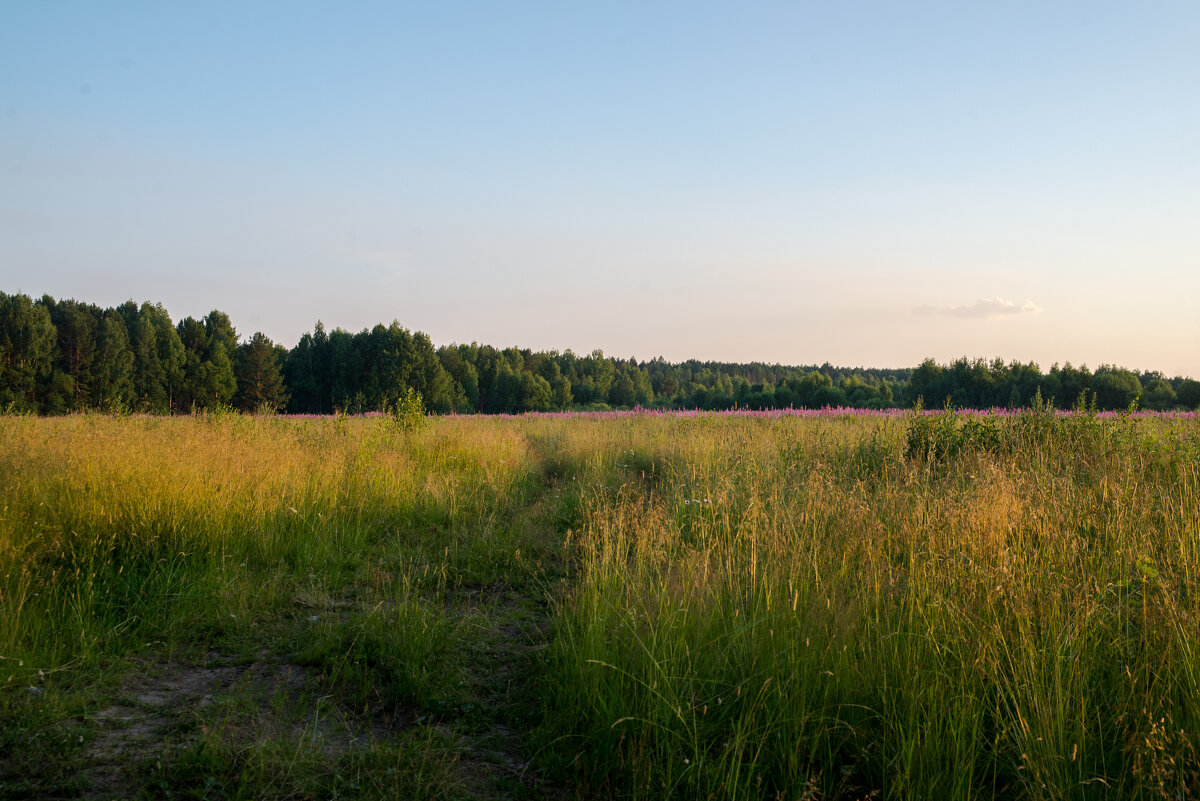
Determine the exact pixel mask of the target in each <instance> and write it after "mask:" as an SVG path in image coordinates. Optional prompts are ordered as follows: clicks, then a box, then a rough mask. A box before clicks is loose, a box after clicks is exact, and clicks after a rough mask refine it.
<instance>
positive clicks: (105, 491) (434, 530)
mask: <svg viewBox="0 0 1200 801" xmlns="http://www.w3.org/2000/svg"><path fill="white" fill-rule="evenodd" d="M0 429H3V430H2V431H0V602H2V604H3V607H4V614H3V615H0V656H3V657H4V662H3V665H4V667H5V668H7V672H6V674H5V678H7V679H9V681H10V683H11V682H17V683H29V682H30V681H33V679H34V678H36V677H37V671H38V670H40V671H42V674H43V675H44V674H45V673H47V672H50V671H55V670H62V669H68V668H71V667H74V666H79V665H82V664H94V663H96V662H97V660H104V659H107V658H110V657H111V656H113V655H114V654H120V653H124V652H127V651H129V649H130V648H134V647H142V646H144V645H145V644H146V643H147V642H151V641H154V642H160V643H165V644H170V643H173V642H176V641H180V640H183V641H188V640H194V639H195V635H196V633H197V632H198V631H207V632H208V633H209V636H210V637H221V636H224V637H228V638H231V639H234V640H236V639H237V638H238V637H239V636H243V637H244V636H254V635H255V632H256V627H257V626H259V625H260V624H262V623H265V622H268V621H270V620H273V619H274V618H277V617H278V616H279V614H280V613H283V612H286V611H287V610H292V609H308V608H313V609H316V608H320V607H322V606H325V607H328V608H341V607H342V606H351V605H352V606H353V607H355V608H361V609H363V610H370V609H371V608H372V607H373V606H374V605H375V604H376V603H377V602H379V601H381V600H385V599H386V600H387V602H388V608H387V609H386V610H384V613H385V616H386V615H387V614H394V611H395V608H396V599H397V598H400V597H410V596H411V597H416V596H414V595H413V593H412V592H411V590H412V588H413V587H417V588H420V589H422V592H424V596H423V597H426V599H428V598H429V597H432V596H430V593H434V594H436V593H437V592H438V591H439V590H444V589H445V587H446V585H447V584H448V583H450V584H454V583H459V584H461V583H464V582H473V581H487V580H492V579H494V578H496V577H497V576H506V575H508V574H509V573H510V572H511V569H512V565H511V561H512V560H511V558H510V557H511V553H512V552H513V551H514V550H515V549H517V548H519V547H520V543H517V542H515V541H513V538H514V537H517V536H519V535H520V532H515V531H511V530H509V529H508V528H506V526H507V522H506V521H507V520H509V519H510V517H511V513H512V511H513V510H516V509H521V508H523V505H524V504H525V503H527V496H528V495H529V493H530V492H533V491H534V490H536V487H537V476H536V475H535V474H534V473H533V472H532V470H533V468H532V467H531V466H530V464H529V460H528V459H527V458H526V455H525V449H526V444H525V442H524V440H523V439H522V438H521V437H520V436H519V435H518V434H517V433H516V432H515V431H512V430H506V429H504V428H503V427H499V426H491V427H485V428H482V429H481V428H479V427H469V426H468V425H467V424H466V423H465V422H457V423H456V422H450V421H448V422H447V423H446V424H444V425H442V426H440V427H439V429H438V430H437V431H428V430H427V431H419V432H408V431H405V430H403V429H400V428H397V427H396V426H394V425H392V424H391V421H390V420H388V419H387V418H357V419H345V418H341V419H338V418H328V419H324V420H311V419H310V420H292V419H287V418H264V417H250V416H238V415H223V416H221V415H218V416H213V417H199V418H125V419H114V418H107V417H101V416H76V417H70V418H61V419H37V418H32V417H11V416H10V417H2V418H0ZM346 594H350V595H352V596H355V597H352V598H343V597H337V596H340V595H346ZM417 595H420V593H418V594H417ZM350 601H353V604H350V603H349V602H350ZM335 602H336V603H335ZM414 614H415V612H414ZM376 617H378V615H376ZM10 676H11V677H10Z"/></svg>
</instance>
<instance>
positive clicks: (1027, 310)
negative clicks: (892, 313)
mask: <svg viewBox="0 0 1200 801" xmlns="http://www.w3.org/2000/svg"><path fill="white" fill-rule="evenodd" d="M1041 310H1042V309H1041V307H1040V306H1038V305H1036V304H1035V303H1034V302H1033V301H1032V300H1027V301H1025V302H1024V303H1022V304H1020V305H1018V304H1017V303H1015V302H1014V301H1011V300H1005V299H1004V298H980V299H979V300H977V301H975V302H974V303H973V304H971V305H970V306H918V307H916V308H915V309H913V313H915V314H943V315H947V316H949V317H969V318H971V319H975V320H983V319H986V318H988V317H1008V316H1010V315H1013V314H1036V313H1037V312H1040V311H1041Z"/></svg>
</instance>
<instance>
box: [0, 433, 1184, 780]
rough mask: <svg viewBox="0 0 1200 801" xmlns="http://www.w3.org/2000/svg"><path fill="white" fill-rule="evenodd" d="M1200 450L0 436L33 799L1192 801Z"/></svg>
mask: <svg viewBox="0 0 1200 801" xmlns="http://www.w3.org/2000/svg"><path fill="white" fill-rule="evenodd" d="M1198 570H1200V422H1198V421H1197V420H1196V419H1195V417H1194V416H1192V415H1182V416H1175V417H1170V416H1138V415H1115V416H1097V415H1094V414H1087V413H1077V414H1073V415H1055V414H1053V413H1052V412H1049V411H1046V410H1035V411H1031V412H1025V413H1020V414H1006V415H975V414H962V415H954V414H950V413H939V414H934V415H915V414H911V413H910V414H904V415H886V414H884V415H865V414H863V415H859V414H798V415H771V414H760V415H759V414H741V415H738V414H734V415H712V414H710V415H688V414H682V415H675V414H625V415H603V414H597V415H581V416H555V415H547V416H528V417H521V418H508V419H501V418H466V417H447V418H439V419H432V420H430V421H429V423H428V424H427V425H425V426H420V427H416V428H409V427H404V426H399V425H396V423H395V421H393V420H392V419H390V418H388V417H383V416H374V417H350V418H346V417H328V418H289V417H253V416H241V415H229V414H225V415H211V416H199V417H190V418H143V417H131V418H113V417H103V416H74V417H66V418H53V419H39V418H33V417H20V416H8V417H0V798H74V797H82V798H110V797H118V798H126V797H146V798H159V797H163V798H209V799H250V798H289V799H292V798H313V799H323V798H484V799H503V798H577V797H578V798H607V797H614V796H615V797H623V798H730V799H733V798H746V799H755V798H780V799H789V800H791V799H805V798H808V799H818V798H829V799H838V798H844V799H861V798H881V799H884V798H886V799H893V798H894V799H920V798H924V799H941V798H948V799H953V798H1080V799H1083V798H1097V799H1099V798H1113V799H1125V798H1164V799H1166V798H1169V799H1177V798H1188V797H1192V796H1193V795H1195V794H1197V793H1200V751H1198V749H1200V687H1198V682H1200V654H1198V653H1197V651H1196V650H1195V649H1197V648H1200V637H1198V635H1200V574H1198V572H1197V571H1198Z"/></svg>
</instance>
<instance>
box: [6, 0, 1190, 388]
mask: <svg viewBox="0 0 1200 801" xmlns="http://www.w3.org/2000/svg"><path fill="white" fill-rule="evenodd" d="M1198 42H1200V3H1196V2H1194V0H1187V1H1186V2H1171V3H1165V2H1157V3H1156V2H1147V3H1128V2H1122V3H1105V2H1094V1H1092V2H1072V3H1059V2H1006V3H991V4H982V3H961V2H936V3H935V2H911V3H910V2H874V3H868V2H837V3H835V2H821V3H816V2H813V3H793V2H788V3H736V4H735V3H732V2H730V3H704V2H688V3H683V2H671V3H660V4H649V3H644V2H636V3H632V2H630V3H626V2H612V1H611V0H608V1H606V2H604V3H587V4H585V3H561V2H546V3H525V2H507V3H497V2H478V3H459V2H442V1H441V0H439V2H432V0H430V1H429V2H420V3H401V2H387V3H382V2H381V3H352V2H340V3H333V2H329V3H297V2H288V3H282V2H281V3H243V2H236V3H223V2H205V3H162V2H146V3H124V2H99V1H98V2H50V0H46V2H24V3H21V2H9V3H5V4H3V6H2V7H0V291H4V292H9V293H11V292H16V291H22V292H26V293H29V294H32V295H35V296H36V295H41V294H42V293H50V294H51V295H54V296H55V297H75V298H78V299H80V300H86V301H90V302H94V303H98V304H100V305H112V304H116V303H120V302H122V301H124V300H126V299H128V298H134V299H136V300H139V301H140V300H151V301H156V302H157V301H160V302H162V303H163V304H164V305H165V306H166V308H167V310H168V311H169V312H170V313H171V315H172V316H173V317H174V318H176V319H179V318H181V317H183V316H187V315H192V316H196V317H199V316H202V315H203V314H205V313H207V312H208V311H209V310H211V309H213V308H219V309H221V310H223V311H226V312H227V313H229V314H230V316H231V317H232V318H233V321H234V324H235V325H236V326H237V327H238V330H239V332H240V333H241V334H243V335H245V336H248V335H249V334H251V333H253V332H254V331H256V330H262V331H264V332H265V333H267V334H268V335H269V336H271V337H272V338H274V339H275V340H276V341H278V342H281V343H282V344H285V345H288V346H291V345H293V344H294V343H295V342H296V340H297V339H298V338H299V336H300V335H301V334H302V333H303V332H304V331H306V330H311V328H312V326H313V324H314V323H315V322H316V321H317V319H318V318H319V319H321V320H323V321H324V322H325V324H326V326H327V327H330V328H332V327H335V326H341V327H343V328H346V329H349V330H352V331H356V330H358V329H360V328H363V327H365V326H370V325H373V324H374V323H376V322H390V321H391V320H393V319H397V320H399V321H400V323H401V324H402V325H404V326H406V327H408V328H411V329H419V330H423V331H426V332H427V333H429V334H430V336H431V337H432V338H433V340H434V342H435V343H438V344H444V343H449V342H469V341H472V340H477V341H480V342H486V343H489V344H493V345H497V346H501V347H503V346H507V345H518V346H523V347H533V348H557V349H560V350H561V349H566V348H572V349H574V350H576V351H579V352H586V351H591V350H592V349H593V348H602V349H604V351H605V352H607V353H610V354H613V355H619V356H622V357H628V356H636V357H638V358H643V359H645V358H652V357H654V356H657V355H663V356H665V357H667V358H668V359H672V360H677V359H684V358H690V357H698V358H712V359H726V360H738V361H749V360H763V361H772V362H774V361H778V362H784V363H789V364H807V363H821V362H825V361H829V362H832V363H834V364H843V365H864V366H879V367H899V366H912V365H915V364H916V363H918V362H919V361H920V360H921V359H922V358H924V357H926V356H932V357H934V358H936V359H938V360H940V361H946V360H950V359H953V358H956V357H958V356H963V355H965V356H969V357H976V356H982V357H986V358H989V359H990V358H994V357H997V356H999V357H1001V358H1004V359H1006V360H1008V359H1019V360H1022V361H1028V360H1033V361H1036V362H1038V363H1039V364H1040V365H1041V366H1042V367H1043V369H1048V368H1049V367H1050V365H1051V364H1052V363H1054V362H1056V361H1057V362H1064V361H1068V360H1069V361H1072V362H1073V363H1075V364H1079V363H1086V364H1088V365H1089V366H1091V367H1093V368H1094V367H1097V366H1099V364H1100V363H1101V362H1108V363H1116V364H1122V365H1125V366H1128V367H1133V368H1140V369H1157V370H1162V371H1163V372H1165V373H1167V374H1168V375H1174V374H1186V375H1193V376H1197V377H1200V101H1198V99H1200V46H1198V44H1197V43H1198Z"/></svg>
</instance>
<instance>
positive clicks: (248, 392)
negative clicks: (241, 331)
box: [234, 331, 288, 412]
mask: <svg viewBox="0 0 1200 801" xmlns="http://www.w3.org/2000/svg"><path fill="white" fill-rule="evenodd" d="M280 368H281V365H280V363H279V356H278V353H277V351H276V349H275V345H274V343H272V342H271V339H270V337H268V336H267V335H266V334H264V333H262V332H261V331H259V332H256V333H255V334H254V336H252V337H251V338H250V341H249V342H246V343H245V344H243V345H239V346H238V349H237V361H236V363H235V365H234V370H235V372H236V373H237V396H236V403H237V407H238V408H239V409H242V410H243V411H257V410H259V409H267V410H269V411H272V412H274V411H278V410H279V409H281V408H283V406H284V405H286V404H287V400H288V394H287V391H286V390H285V388H284V384H283V372H282V370H281V369H280Z"/></svg>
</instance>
